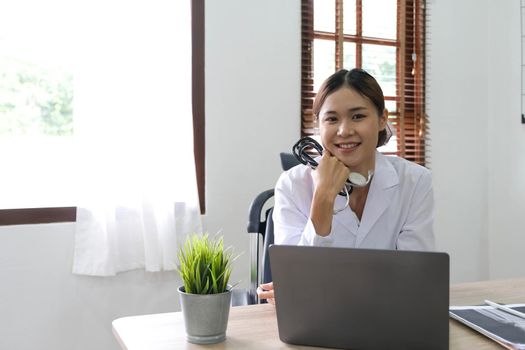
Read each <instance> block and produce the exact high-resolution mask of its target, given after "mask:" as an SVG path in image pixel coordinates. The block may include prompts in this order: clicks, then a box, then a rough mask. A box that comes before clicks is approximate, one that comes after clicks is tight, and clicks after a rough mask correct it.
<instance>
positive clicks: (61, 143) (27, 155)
mask: <svg viewBox="0 0 525 350" xmlns="http://www.w3.org/2000/svg"><path fill="white" fill-rule="evenodd" d="M115 4H116V3H115ZM191 4H192V16H193V21H192V23H193V28H192V29H193V31H194V34H193V36H194V37H193V81H194V82H193V105H194V121H193V122H194V140H195V147H194V151H195V163H196V170H197V178H198V185H199V195H200V201H201V211H204V0H192V1H191ZM115 6H117V5H115ZM151 6H152V7H153V6H154V5H151ZM6 8H9V11H4V12H3V13H2V14H0V46H1V47H2V51H1V52H0V157H1V158H2V162H3V164H4V168H3V171H2V173H1V174H0V192H1V193H2V196H1V198H0V225H10V224H30V223H45V222H60V221H74V220H75V211H76V208H75V206H76V204H77V203H76V201H75V197H74V188H75V181H74V176H73V175H72V174H73V171H72V170H73V166H72V165H71V160H72V159H73V158H74V157H75V152H74V147H73V143H74V134H75V129H74V127H73V125H74V110H73V109H74V108H73V107H74V102H75V101H74V97H75V96H74V95H73V91H74V88H73V86H74V84H75V77H74V75H73V73H72V71H73V70H74V69H73V68H75V65H76V64H77V62H76V61H75V49H74V47H76V46H75V37H74V35H77V34H78V33H74V31H73V30H71V28H73V27H74V22H75V21H74V18H75V16H77V15H79V14H80V12H81V11H80V12H79V11H78V10H77V9H75V6H74V5H72V4H71V3H70V2H68V1H65V0H49V1H45V2H44V3H40V2H38V1H34V0H24V1H19V0H12V1H10V2H8V3H7V4H6ZM28 8H32V9H34V10H32V11H30V12H28V11H27V9H28ZM80 16H81V17H82V15H80ZM84 17H86V15H84ZM35 28H38V30H35ZM66 206H67V207H66ZM14 208H16V209H14ZM19 208H23V209H19ZM32 208H36V209H32Z"/></svg>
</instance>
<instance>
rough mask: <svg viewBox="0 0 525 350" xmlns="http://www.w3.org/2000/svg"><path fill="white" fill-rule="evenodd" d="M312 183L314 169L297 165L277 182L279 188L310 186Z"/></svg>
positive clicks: (285, 172)
mask: <svg viewBox="0 0 525 350" xmlns="http://www.w3.org/2000/svg"><path fill="white" fill-rule="evenodd" d="M311 181H312V169H311V168H310V167H308V166H306V165H303V164H299V165H296V166H294V167H292V168H290V169H288V170H286V171H284V172H283V173H281V176H279V180H277V185H276V187H277V188H283V187H289V188H292V187H296V186H308V184H309V183H311Z"/></svg>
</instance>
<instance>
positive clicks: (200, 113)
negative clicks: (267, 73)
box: [0, 0, 206, 226]
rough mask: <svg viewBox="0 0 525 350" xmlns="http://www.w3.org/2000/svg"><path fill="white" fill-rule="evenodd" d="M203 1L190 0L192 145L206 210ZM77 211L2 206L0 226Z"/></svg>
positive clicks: (65, 217)
mask: <svg viewBox="0 0 525 350" xmlns="http://www.w3.org/2000/svg"><path fill="white" fill-rule="evenodd" d="M204 1H205V0H191V19H192V21H191V22H192V28H191V30H192V111H193V146H194V155H195V172H196V177H197V186H198V193H199V202H200V211H201V214H204V213H205V210H206V206H205V146H206V144H205V115H204V111H205V106H204V101H205V100H204ZM76 213H77V208H76V207H49V208H14V209H0V226H7V225H29V224H47V223H58V222H76Z"/></svg>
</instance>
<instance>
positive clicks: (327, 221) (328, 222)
mask: <svg viewBox="0 0 525 350" xmlns="http://www.w3.org/2000/svg"><path fill="white" fill-rule="evenodd" d="M334 202H335V196H332V195H330V194H327V193H326V192H323V191H317V190H316V191H315V192H314V197H313V200H312V207H311V208H310V219H311V220H312V224H313V225H314V229H315V233H317V234H318V235H319V236H323V237H326V236H328V235H329V234H330V232H331V231H332V213H333V210H334Z"/></svg>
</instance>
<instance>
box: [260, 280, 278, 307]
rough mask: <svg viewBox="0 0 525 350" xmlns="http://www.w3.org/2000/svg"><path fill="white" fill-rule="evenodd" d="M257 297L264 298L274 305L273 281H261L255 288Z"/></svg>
mask: <svg viewBox="0 0 525 350" xmlns="http://www.w3.org/2000/svg"><path fill="white" fill-rule="evenodd" d="M257 296H258V297H259V299H266V300H267V301H268V302H269V303H270V304H273V305H275V296H274V293H273V282H269V283H263V284H261V285H260V286H259V287H258V288H257Z"/></svg>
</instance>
